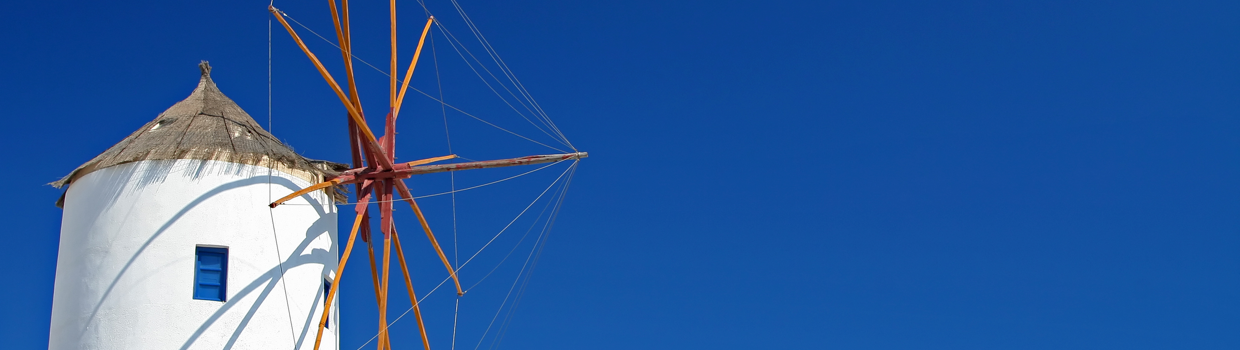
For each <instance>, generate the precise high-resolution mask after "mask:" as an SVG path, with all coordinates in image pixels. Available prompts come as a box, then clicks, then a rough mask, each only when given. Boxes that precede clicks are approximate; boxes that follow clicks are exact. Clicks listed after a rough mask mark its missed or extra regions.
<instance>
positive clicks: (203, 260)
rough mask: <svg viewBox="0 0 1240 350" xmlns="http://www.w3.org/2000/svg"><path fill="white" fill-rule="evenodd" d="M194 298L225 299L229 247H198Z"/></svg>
mask: <svg viewBox="0 0 1240 350" xmlns="http://www.w3.org/2000/svg"><path fill="white" fill-rule="evenodd" d="M196 253H197V254H195V255H196V258H195V259H194V299H200V300H215V301H224V296H225V295H226V293H227V292H228V290H227V287H228V248H212V247H198V250H197V252H196Z"/></svg>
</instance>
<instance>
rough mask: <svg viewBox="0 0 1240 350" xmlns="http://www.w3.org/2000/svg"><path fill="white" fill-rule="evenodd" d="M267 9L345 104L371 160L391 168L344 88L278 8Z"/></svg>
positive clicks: (269, 7)
mask: <svg viewBox="0 0 1240 350" xmlns="http://www.w3.org/2000/svg"><path fill="white" fill-rule="evenodd" d="M267 10H268V11H270V12H271V14H272V15H275V16H276V19H278V20H279V21H280V24H282V25H284V29H285V30H287V31H288V33H289V35H291V36H292V37H293V40H294V41H296V42H297V46H299V47H301V50H302V51H303V52H305V53H306V56H307V57H309V58H310V61H311V62H312V63H314V67H315V68H317V69H318V70H319V74H320V75H322V76H323V79H324V80H326V81H327V84H328V85H330V86H331V88H332V91H334V92H335V93H336V97H338V98H340V102H342V103H344V104H345V109H347V110H348V111H349V117H351V118H353V120H354V122H356V123H357V129H358V131H361V132H362V135H363V136H365V139H363V140H362V141H363V145H364V146H366V147H367V148H368V149H369V150H370V152H372V153H373V154H374V155H375V156H374V157H372V158H374V159H373V160H372V161H373V162H376V163H377V165H379V166H380V167H381V168H383V169H391V167H392V161H391V160H390V159H389V158H388V157H387V156H386V153H385V152H383V149H382V148H381V147H379V143H378V139H377V138H376V137H375V134H374V132H371V131H370V127H369V126H367V125H366V119H365V118H362V114H361V111H360V110H358V109H357V108H356V106H354V104H353V102H352V100H350V99H349V97H348V96H345V93H344V90H342V89H341V88H340V84H337V83H336V79H335V78H332V75H331V73H328V72H327V68H325V67H323V62H321V61H319V58H318V57H317V56H315V55H314V53H313V52H310V48H308V47H306V43H305V42H304V41H302V40H301V37H300V36H298V35H297V32H296V31H294V30H293V27H292V26H290V25H289V24H288V21H286V20H284V16H282V15H280V10H279V9H277V8H275V7H274V6H268V7H267Z"/></svg>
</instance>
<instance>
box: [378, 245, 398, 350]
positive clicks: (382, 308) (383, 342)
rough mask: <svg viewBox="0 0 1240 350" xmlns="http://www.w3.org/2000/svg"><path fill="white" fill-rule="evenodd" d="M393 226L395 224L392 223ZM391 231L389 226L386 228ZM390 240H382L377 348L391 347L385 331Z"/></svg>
mask: <svg viewBox="0 0 1240 350" xmlns="http://www.w3.org/2000/svg"><path fill="white" fill-rule="evenodd" d="M392 226H393V227H395V224H393V225H392ZM388 230H389V231H388V232H391V228H389V229H388ZM391 266H392V240H391V238H390V237H389V238H388V239H384V240H383V282H382V283H381V284H380V288H381V289H382V290H383V293H382V297H381V298H379V339H380V341H379V349H384V348H387V349H391V340H390V339H391V338H389V337H388V331H387V328H388V327H387V309H388V282H389V281H390V280H391V277H392V270H391V269H390V267H391Z"/></svg>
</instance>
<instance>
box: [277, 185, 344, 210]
mask: <svg viewBox="0 0 1240 350" xmlns="http://www.w3.org/2000/svg"><path fill="white" fill-rule="evenodd" d="M338 184H340V179H331V180H329V181H324V182H320V183H317V184H313V185H310V187H306V188H303V189H301V190H298V191H297V192H293V193H291V194H289V195H287V196H284V197H280V199H277V200H276V201H275V202H271V204H269V206H270V207H272V208H275V207H276V206H277V205H280V204H283V203H284V202H287V201H290V200H292V199H293V198H297V197H300V196H301V195H303V194H307V193H310V192H314V191H316V190H321V189H324V188H327V187H331V186H335V185H338Z"/></svg>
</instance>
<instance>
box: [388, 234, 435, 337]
mask: <svg viewBox="0 0 1240 350" xmlns="http://www.w3.org/2000/svg"><path fill="white" fill-rule="evenodd" d="M392 241H393V242H394V243H395V244H396V257H397V258H398V259H399V260H400V270H401V272H404V273H405V289H408V290H409V304H411V305H413V317H414V319H416V320H417V321H418V332H419V333H421V334H422V346H423V347H424V348H426V350H431V342H430V339H428V338H427V337H426V325H425V324H423V323H422V310H421V307H420V306H419V305H418V304H419V303H418V295H417V294H414V293H413V279H412V278H410V277H409V266H408V265H406V264H405V252H404V251H403V250H401V249H400V235H399V234H396V228H395V227H393V228H392Z"/></svg>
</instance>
